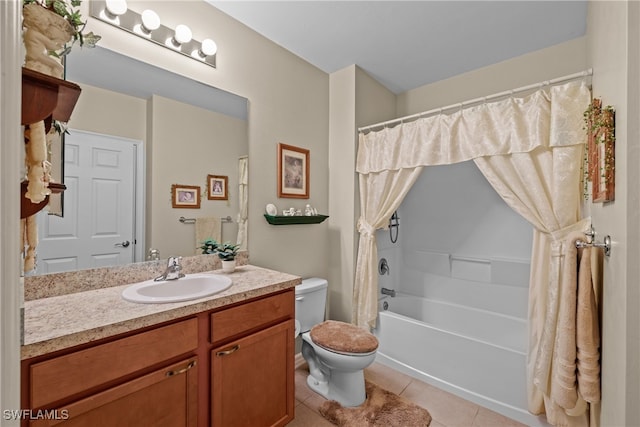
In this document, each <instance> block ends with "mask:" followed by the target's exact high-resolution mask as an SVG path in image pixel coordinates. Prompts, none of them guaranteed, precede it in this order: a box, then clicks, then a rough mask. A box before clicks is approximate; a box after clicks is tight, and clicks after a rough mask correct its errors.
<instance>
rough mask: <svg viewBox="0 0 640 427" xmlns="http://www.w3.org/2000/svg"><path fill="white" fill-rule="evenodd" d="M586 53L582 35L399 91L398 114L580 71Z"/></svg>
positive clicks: (582, 67)
mask: <svg viewBox="0 0 640 427" xmlns="http://www.w3.org/2000/svg"><path fill="white" fill-rule="evenodd" d="M586 53H587V52H586V37H580V38H577V39H574V40H570V41H568V42H565V43H560V44H557V45H555V46H551V47H548V48H546V49H541V50H538V51H535V52H531V53H528V54H526V55H522V56H519V57H516V58H513V59H509V60H507V61H503V62H499V63H497V64H493V65H489V66H487V67H482V68H478V69H477V70H473V71H470V72H468V73H464V74H460V75H458V76H454V77H451V78H448V79H445V80H441V81H439V82H435V83H432V84H429V85H425V86H422V87H419V88H416V89H413V90H410V91H408V92H405V93H402V94H400V95H398V114H399V115H400V116H404V115H409V114H415V113H418V112H421V111H426V110H430V109H432V108H439V107H444V106H447V105H451V104H455V103H457V102H463V101H468V100H471V99H475V98H478V97H482V96H488V95H492V94H495V93H499V92H502V91H505V90H510V89H515V88H518V87H521V86H526V85H529V84H535V83H538V82H542V81H544V80H550V79H553V78H555V77H562V76H565V75H568V74H573V73H577V72H580V71H583V70H585V69H586V68H587V61H586Z"/></svg>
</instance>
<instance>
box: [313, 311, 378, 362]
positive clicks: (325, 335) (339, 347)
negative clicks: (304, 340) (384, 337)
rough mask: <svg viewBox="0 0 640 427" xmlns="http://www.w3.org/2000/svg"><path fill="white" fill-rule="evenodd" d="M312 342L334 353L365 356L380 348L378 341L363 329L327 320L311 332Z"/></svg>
mask: <svg viewBox="0 0 640 427" xmlns="http://www.w3.org/2000/svg"><path fill="white" fill-rule="evenodd" d="M309 336H310V338H311V340H312V341H313V342H314V343H315V344H316V345H318V346H319V347H322V348H324V349H325V350H328V351H332V352H334V353H339V354H345V355H354V356H365V355H369V354H371V353H374V352H375V351H376V349H377V348H378V339H377V338H376V337H375V336H374V335H373V334H371V333H369V332H367V331H365V330H364V329H362V328H359V327H357V326H354V325H351V324H349V323H345V322H339V321H336V320H327V321H324V322H322V323H320V324H318V325H315V326H314V327H313V328H311V330H310V331H309Z"/></svg>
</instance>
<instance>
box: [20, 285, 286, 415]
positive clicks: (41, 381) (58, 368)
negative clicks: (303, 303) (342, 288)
mask: <svg viewBox="0 0 640 427" xmlns="http://www.w3.org/2000/svg"><path fill="white" fill-rule="evenodd" d="M294 310H295V303H294V291H293V289H291V290H287V291H284V292H280V293H276V294H270V295H267V296H265V297H261V298H258V299H254V300H251V301H249V302H242V303H238V304H236V305H233V306H230V307H228V308H219V309H216V310H212V311H209V312H203V313H199V314H197V315H195V316H194V317H191V318H185V319H179V320H176V321H174V322H172V323H169V324H164V325H162V326H158V327H152V328H147V329H146V330H144V331H143V332H139V333H135V334H128V335H126V336H120V337H114V338H111V339H105V340H101V341H100V342H98V343H95V344H86V345H84V346H83V347H82V348H80V349H75V350H69V351H61V352H58V353H56V354H53V355H43V356H38V357H36V358H33V359H27V360H23V362H22V408H25V409H30V410H31V415H32V416H33V415H36V416H38V414H39V415H40V416H38V418H40V419H33V420H27V419H23V421H22V426H23V427H26V426H53V425H56V426H64V427H67V426H92V427H93V426H104V427H111V426H118V427H127V426H131V427H139V426H162V427H174V426H175V427H182V426H188V427H196V426H199V427H205V426H208V425H213V426H219V427H233V426H251V427H262V426H264V427H267V426H284V425H285V424H287V423H288V422H289V421H291V420H292V419H293V416H294V413H293V411H294V399H295V398H294V378H293V376H294V360H293V359H294V320H293V319H294V317H295V313H294ZM41 410H42V411H46V412H44V413H43V412H40V413H39V412H38V411H41ZM43 418H49V419H43ZM51 418H53V419H51Z"/></svg>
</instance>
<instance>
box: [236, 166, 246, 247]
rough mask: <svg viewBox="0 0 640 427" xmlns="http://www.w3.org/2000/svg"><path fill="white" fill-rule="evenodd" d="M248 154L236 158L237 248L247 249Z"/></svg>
mask: <svg viewBox="0 0 640 427" xmlns="http://www.w3.org/2000/svg"><path fill="white" fill-rule="evenodd" d="M248 186H249V156H242V157H240V158H239V159H238V203H239V206H238V237H237V239H236V244H238V245H239V247H238V249H240V250H243V251H244V250H247V216H248V208H249V188H248Z"/></svg>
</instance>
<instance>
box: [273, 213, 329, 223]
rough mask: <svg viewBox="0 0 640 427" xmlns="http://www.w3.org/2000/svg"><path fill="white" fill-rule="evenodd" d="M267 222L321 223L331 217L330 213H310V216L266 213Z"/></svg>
mask: <svg viewBox="0 0 640 427" xmlns="http://www.w3.org/2000/svg"><path fill="white" fill-rule="evenodd" d="M264 217H265V218H266V219H267V222H268V223H269V224H271V225H291V224H320V223H321V222H322V221H324V220H325V219H327V218H329V216H328V215H310V216H302V215H297V216H280V215H276V216H273V215H267V214H264Z"/></svg>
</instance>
